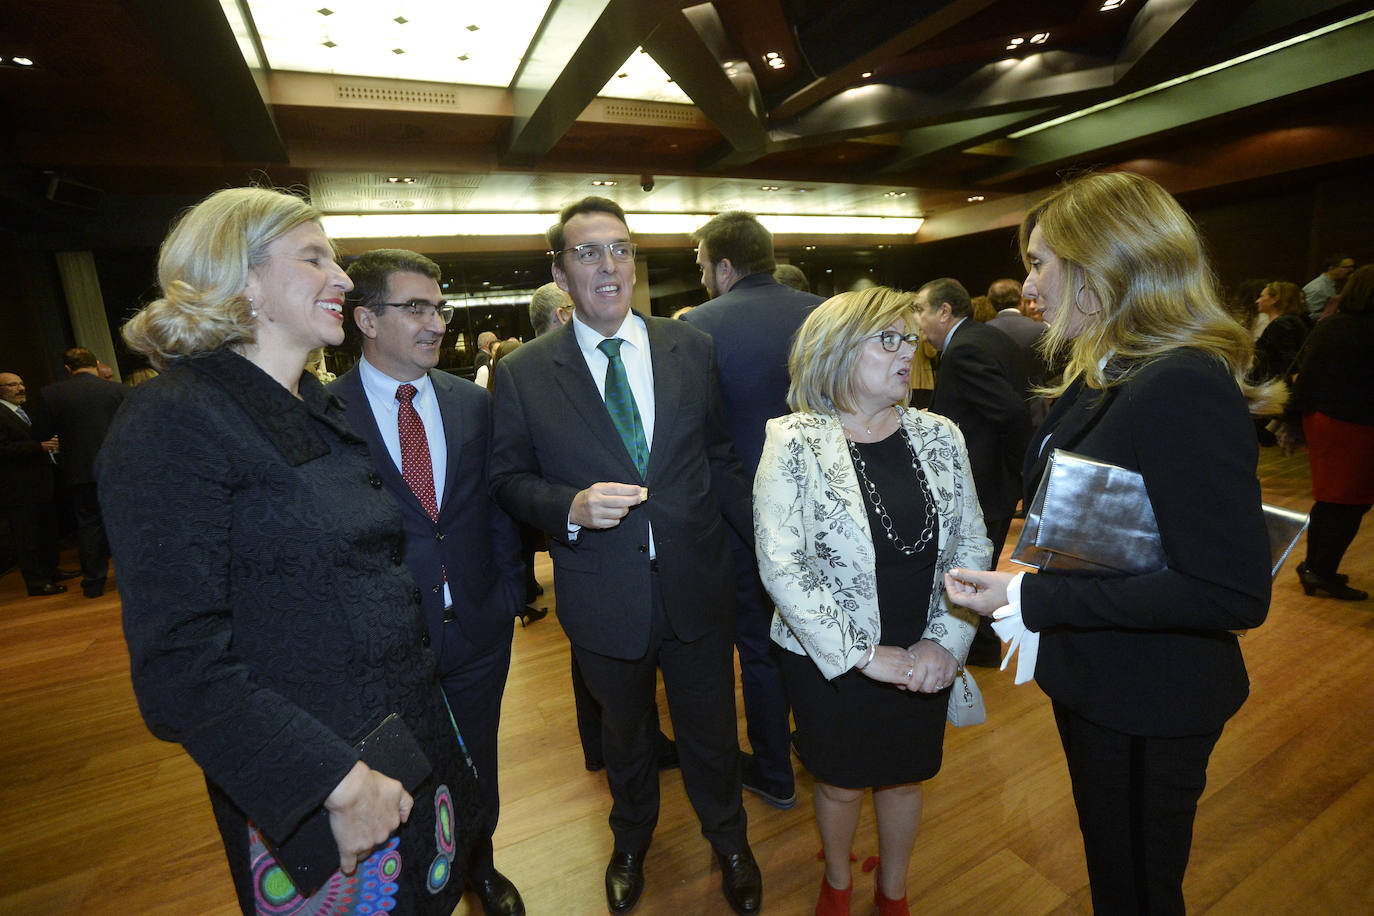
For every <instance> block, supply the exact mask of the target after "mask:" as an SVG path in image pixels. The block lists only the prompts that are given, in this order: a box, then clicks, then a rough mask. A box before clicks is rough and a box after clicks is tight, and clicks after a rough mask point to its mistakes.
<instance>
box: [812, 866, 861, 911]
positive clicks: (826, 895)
mask: <svg viewBox="0 0 1374 916" xmlns="http://www.w3.org/2000/svg"><path fill="white" fill-rule="evenodd" d="M853 893H854V882H853V881H851V882H849V887H846V888H845V889H844V890H842V891H841V890H836V889H835V888H833V887H831V886H830V882H829V881H827V880H826V877H825V875H821V896H820V899H818V900H817V901H816V916H849V898H850V896H851V895H852V894H853Z"/></svg>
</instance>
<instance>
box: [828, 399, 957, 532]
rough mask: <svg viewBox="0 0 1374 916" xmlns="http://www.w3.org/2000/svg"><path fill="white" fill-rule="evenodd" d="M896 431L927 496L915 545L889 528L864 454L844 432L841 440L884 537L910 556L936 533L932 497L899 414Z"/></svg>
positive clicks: (888, 517) (889, 521) (890, 522)
mask: <svg viewBox="0 0 1374 916" xmlns="http://www.w3.org/2000/svg"><path fill="white" fill-rule="evenodd" d="M893 409H894V410H895V409H896V408H893ZM841 430H843V424H841ZM897 434H898V435H899V436H901V437H902V441H903V442H905V443H906V450H907V451H908V452H909V453H910V454H911V469H912V470H913V471H915V472H916V481H917V483H919V484H920V486H921V494H922V495H923V496H924V497H925V499H926V517H925V527H924V528H922V529H921V536H920V537H919V538H918V539H917V540H916V543H915V544H914V545H908V544H907V543H906V542H905V541H904V540H902V538H901V536H900V535H898V534H897V532H896V531H894V530H893V529H892V517H891V516H889V515H888V514H887V508H886V507H885V506H884V505H883V498H882V496H880V495H879V494H878V487H877V485H876V484H874V483H873V481H871V480H869V479H868V474H867V473H865V469H866V467H867V465H866V464H865V462H864V459H863V456H862V455H860V454H859V447H858V446H857V445H855V444H854V440H853V439H851V438H849V436H847V435H846V436H845V437H844V441H845V444H846V445H848V446H849V457H850V458H852V459H853V460H854V470H855V471H857V472H858V474H859V482H860V483H862V484H863V488H864V492H866V493H867V494H868V499H869V501H870V502H871V503H873V511H875V512H877V513H878V521H879V522H881V523H882V526H883V530H884V531H885V532H886V533H887V539H888V540H889V541H891V542H892V546H893V547H895V548H897V549H898V550H899V551H901V552H902V554H903V555H904V556H908V557H909V556H911V555H912V554H914V553H916V552H917V551H918V550H920V549H921V548H922V547H924V546H925V545H926V544H928V543H929V542H930V540H931V538H933V537H935V519H936V514H935V497H934V496H932V495H931V492H930V484H929V482H927V481H926V477H925V475H924V474H922V473H921V466H920V464H919V462H918V459H917V457H916V446H914V445H912V444H911V438H910V437H909V436H908V435H907V434H906V427H905V426H903V425H902V422H901V417H900V416H898V418H897Z"/></svg>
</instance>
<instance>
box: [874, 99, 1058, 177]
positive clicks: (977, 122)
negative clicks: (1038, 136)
mask: <svg viewBox="0 0 1374 916" xmlns="http://www.w3.org/2000/svg"><path fill="white" fill-rule="evenodd" d="M1056 110H1058V108H1057V106H1051V107H1048V108H1033V109H1031V110H1030V111H1014V112H1010V113H1008V114H997V115H987V116H985V117H982V118H969V119H968V120H964V121H954V122H951V123H949V124H933V125H931V126H929V127H918V128H916V129H914V130H909V131H906V132H905V133H903V134H902V137H901V147H900V149H899V150H898V152H897V153H896V155H894V156H893V158H892V159H890V160H889V161H888V162H887V164H886V165H884V166H883V167H882V168H880V169H878V174H880V175H891V174H894V173H898V172H908V171H911V170H912V169H915V168H919V167H920V166H922V165H924V164H926V163H928V162H932V161H934V160H936V159H939V158H941V157H943V156H946V155H948V154H950V153H955V152H959V151H960V150H965V149H968V148H969V147H970V146H977V145H978V144H980V143H985V142H987V141H988V140H995V139H999V138H1001V137H1005V136H1006V135H1007V134H1008V133H1009V132H1011V131H1014V130H1020V129H1021V128H1022V127H1026V126H1029V125H1031V124H1035V123H1037V122H1039V121H1042V120H1044V119H1045V118H1046V117H1048V116H1049V115H1050V113H1051V112H1054V111H1056Z"/></svg>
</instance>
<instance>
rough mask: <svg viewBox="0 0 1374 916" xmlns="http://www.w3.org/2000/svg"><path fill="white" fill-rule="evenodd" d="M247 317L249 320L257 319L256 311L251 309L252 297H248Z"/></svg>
mask: <svg viewBox="0 0 1374 916" xmlns="http://www.w3.org/2000/svg"><path fill="white" fill-rule="evenodd" d="M248 317H249V318H256V317H258V310H257V309H255V308H253V297H252V296H249V297H248Z"/></svg>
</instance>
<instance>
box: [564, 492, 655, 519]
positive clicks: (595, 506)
mask: <svg viewBox="0 0 1374 916" xmlns="http://www.w3.org/2000/svg"><path fill="white" fill-rule="evenodd" d="M648 498H649V491H648V489H647V488H645V487H641V486H638V485H637V484H629V483H594V484H592V485H591V486H590V487H588V488H587V489H585V490H582V491H581V492H579V493H578V494H577V495H576V496H574V497H573V501H572V510H571V511H570V512H569V513H568V521H570V522H572V523H573V524H574V525H580V526H582V527H583V528H614V527H615V526H616V525H619V524H620V520H621V519H623V518H624V517H625V516H626V515H628V514H629V512H630V510H631V509H633V508H634V507H635V506H637V505H639V504H640V503H642V502H644V501H645V500H646V499H648Z"/></svg>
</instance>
